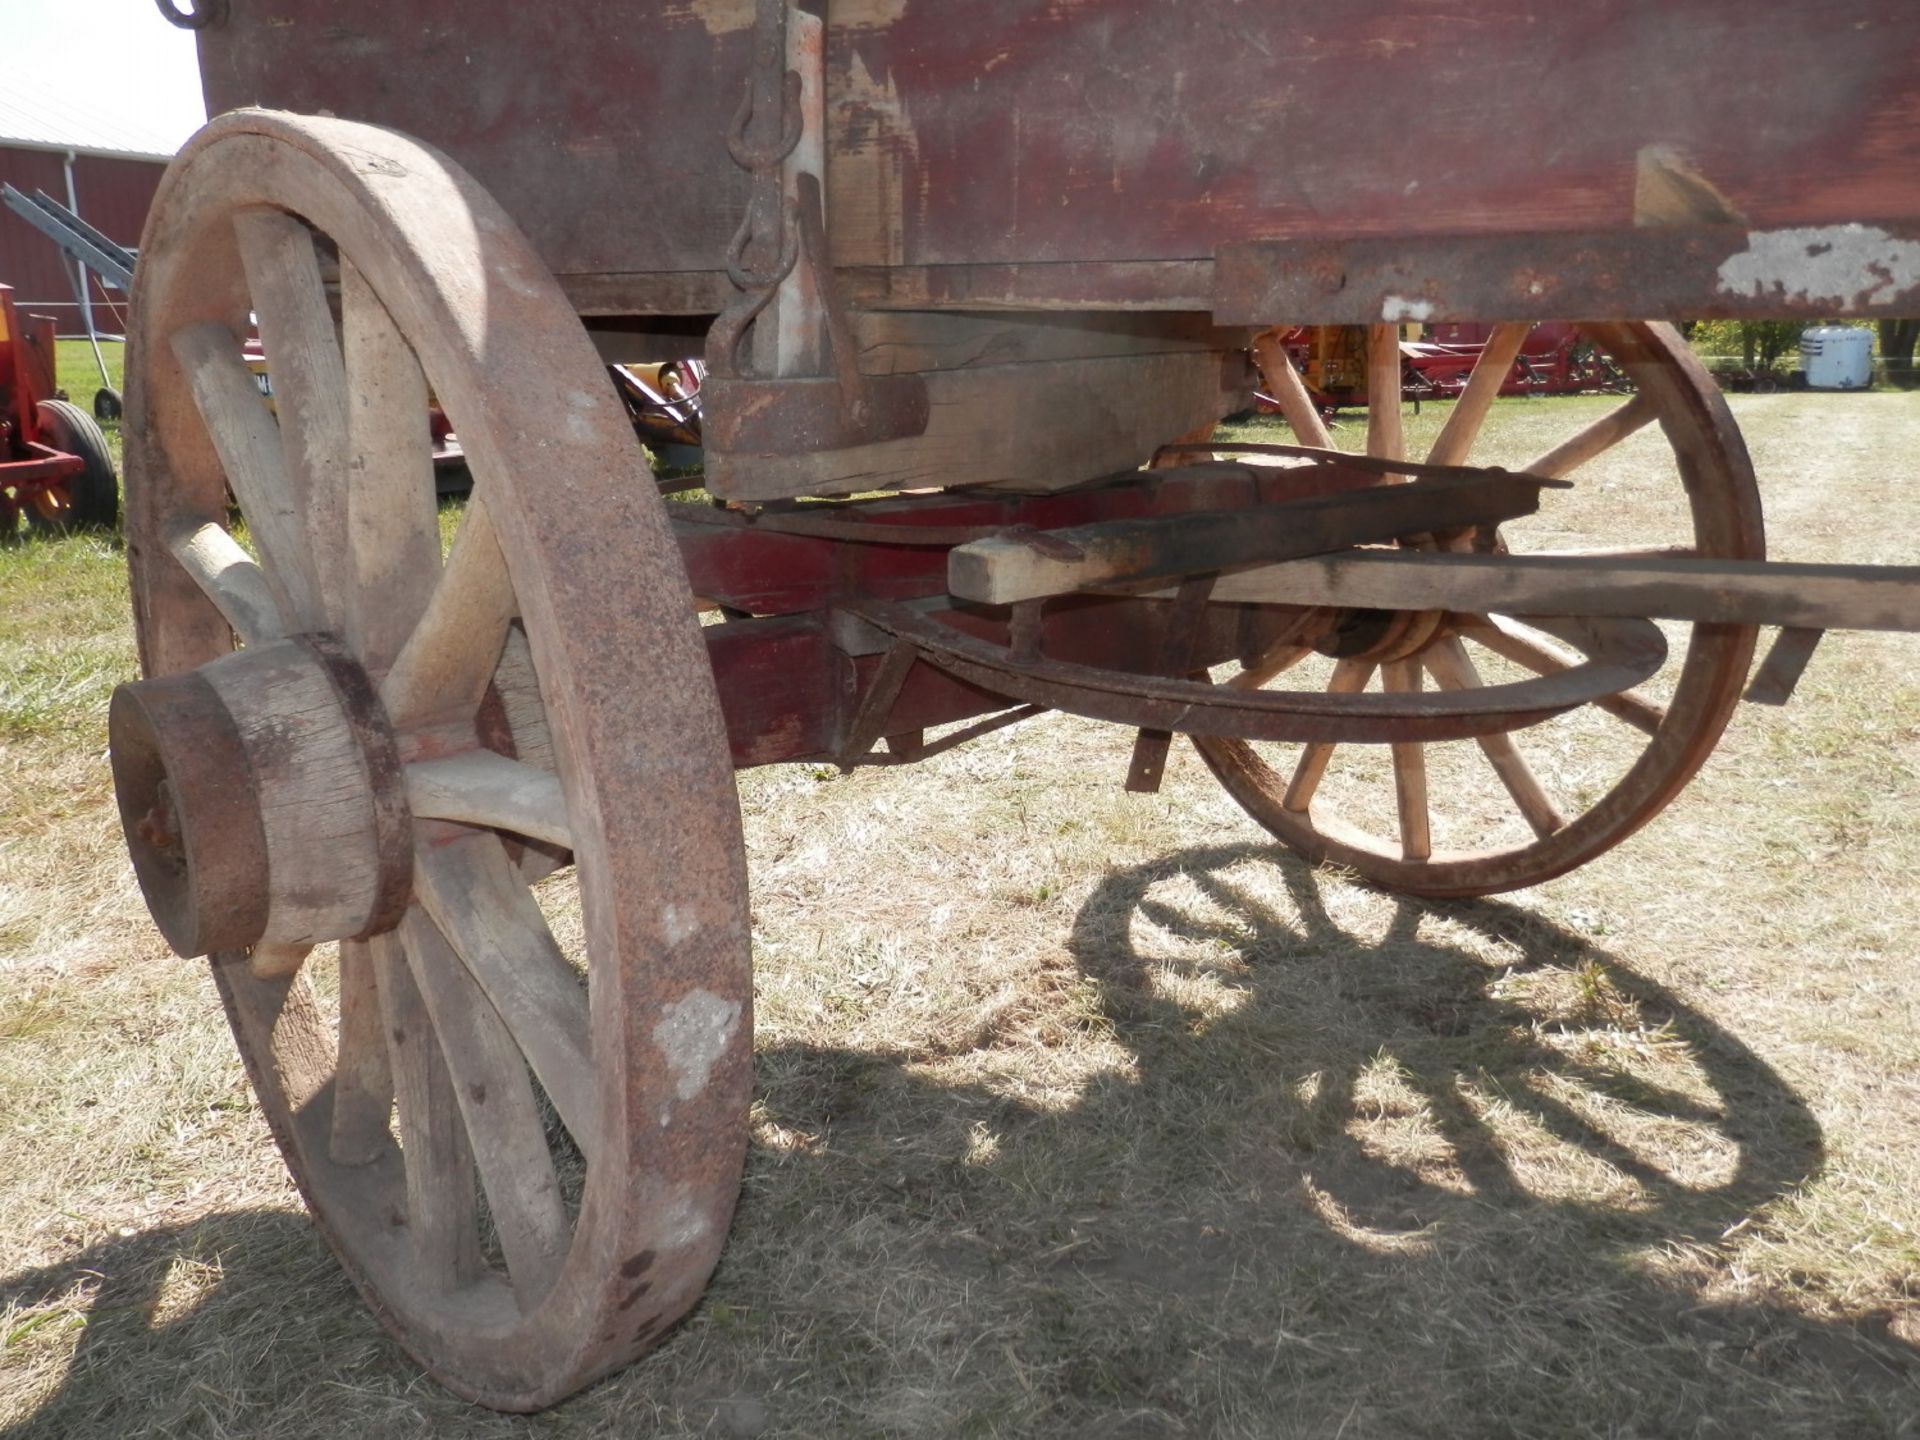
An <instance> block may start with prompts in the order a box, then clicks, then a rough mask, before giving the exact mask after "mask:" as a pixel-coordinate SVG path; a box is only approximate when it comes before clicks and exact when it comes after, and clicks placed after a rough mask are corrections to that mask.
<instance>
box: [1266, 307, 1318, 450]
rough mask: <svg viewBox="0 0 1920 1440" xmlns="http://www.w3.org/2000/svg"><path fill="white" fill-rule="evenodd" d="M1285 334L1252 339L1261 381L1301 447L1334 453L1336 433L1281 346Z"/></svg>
mask: <svg viewBox="0 0 1920 1440" xmlns="http://www.w3.org/2000/svg"><path fill="white" fill-rule="evenodd" d="M1284 333H1285V332H1284V331H1281V330H1262V331H1261V332H1260V333H1259V334H1258V335H1256V336H1254V337H1253V358H1254V360H1255V361H1256V362H1257V363H1258V364H1259V366H1260V375H1261V378H1262V379H1264V380H1265V381H1266V382H1267V389H1268V390H1269V391H1270V392H1271V393H1272V395H1273V398H1274V400H1275V402H1276V403H1278V405H1279V406H1280V414H1281V415H1282V417H1284V418H1285V420H1286V422H1287V425H1288V427H1289V428H1290V429H1291V430H1292V431H1293V435H1294V438H1295V439H1296V440H1298V441H1299V442H1300V443H1301V444H1302V445H1317V446H1319V447H1320V448H1321V449H1322V450H1331V449H1333V433H1332V432H1331V431H1330V430H1328V429H1327V422H1326V421H1325V420H1323V419H1322V418H1321V416H1320V408H1319V407H1318V406H1317V405H1315V404H1314V403H1313V396H1311V395H1309V394H1308V393H1307V383H1306V381H1304V380H1302V379H1301V378H1300V372H1299V371H1298V370H1296V369H1294V368H1293V360H1292V358H1291V357H1290V356H1289V355H1288V354H1287V347H1286V346H1285V345H1283V344H1282V343H1281V342H1280V337H1281V335H1282V334H1284Z"/></svg>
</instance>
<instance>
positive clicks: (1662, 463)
mask: <svg viewBox="0 0 1920 1440" xmlns="http://www.w3.org/2000/svg"><path fill="white" fill-rule="evenodd" d="M1527 328H1528V327H1527V326H1525V325H1508V326H1500V327H1498V328H1497V329H1496V330H1495V332H1494V335H1493V337H1492V339H1491V340H1490V341H1489V343H1488V345H1487V348H1486V351H1485V353H1484V354H1483V355H1482V357H1481V359H1480V362H1479V363H1478V365H1477V366H1476V369H1475V371H1474V373H1473V376H1472V377H1471V379H1470V381H1469V383H1468V385H1467V388H1466V390H1465V391H1464V392H1463V393H1462V394H1461V396H1460V397H1459V398H1458V399H1457V400H1456V401H1454V403H1453V406H1452V408H1451V410H1450V412H1448V418H1447V421H1446V423H1445V425H1444V427H1443V428H1442V430H1441V431H1440V434H1439V436H1438V437H1437V439H1436V440H1435V441H1434V442H1433V445H1432V447H1431V450H1430V452H1429V453H1428V454H1427V455H1425V456H1416V457H1412V458H1423V459H1427V460H1430V461H1433V462H1435V463H1440V464H1452V465H1459V464H1491V463H1496V462H1498V463H1504V464H1506V465H1508V466H1509V468H1520V467H1524V468H1527V469H1530V470H1533V471H1535V472H1536V473H1541V474H1547V475H1555V476H1566V477H1568V478H1571V479H1573V480H1574V481H1575V487H1574V489H1573V490H1571V491H1568V492H1564V493H1558V494H1556V493H1552V492H1549V493H1547V494H1544V495H1543V496H1542V506H1541V513H1540V514H1539V515H1537V516H1533V517H1529V518H1528V519H1527V520H1525V521H1521V522H1517V523H1513V524H1509V525H1507V526H1504V527H1502V529H1501V530H1500V532H1499V533H1498V534H1497V535H1490V536H1482V537H1480V540H1479V542H1478V543H1480V544H1483V545H1486V544H1491V545H1493V546H1494V548H1497V549H1503V550H1504V549H1511V550H1513V551H1515V552H1521V551H1536V552H1537V551H1543V550H1555V549H1559V550H1564V549H1569V548H1579V547H1581V546H1585V545H1589V544H1591V543H1592V542H1593V540H1594V539H1595V538H1603V537H1605V534H1606V527H1607V521H1608V519H1609V518H1610V511H1611V510H1612V509H1613V508H1614V507H1617V506H1630V507H1632V508H1633V509H1634V510H1635V512H1636V513H1639V514H1643V515H1647V516H1649V517H1651V520H1652V523H1654V524H1655V525H1657V526H1658V527H1660V528H1659V529H1658V532H1657V533H1650V534H1642V535H1638V536H1636V537H1635V540H1634V544H1635V547H1636V548H1638V547H1640V546H1648V547H1652V548H1669V547H1671V548H1678V549H1684V550H1689V551H1693V552H1695V553H1698V554H1699V555H1701V556H1705V557H1712V558H1721V559H1759V558H1763V556H1764V549H1765V547H1764V540H1763V535H1762V525H1761V515H1760V501H1759V495H1758V491H1757V489H1756V487H1755V485H1754V479H1753V470H1752V466H1751V464H1750V463H1749V461H1748V459H1747V453H1746V447H1745V445H1744V444H1743V443H1742V442H1741V439H1740V435H1739V431H1738V429H1737V428H1736V427H1735V425H1734V422H1733V419H1732V417H1731V415H1730V414H1729V413H1728V411H1727V408H1726V403H1725V401H1724V400H1723V399H1722V398H1721V396H1720V393H1719V391H1718V389H1717V388H1716V387H1715V386H1714V384H1713V382H1712V380H1711V379H1710V378H1709V377H1708V376H1707V374H1706V373H1705V371H1704V370H1702V369H1701V367H1700V365H1699V364H1698V362H1697V361H1695V360H1694V359H1693V357H1692V355H1691V354H1690V352H1689V351H1688V350H1687V348H1686V346H1685V344H1684V343H1683V342H1682V341H1681V340H1680V338H1679V336H1678V334H1677V333H1676V332H1675V331H1674V330H1673V329H1672V327H1670V326H1667V325H1655V324H1605V325H1589V326H1585V327H1583V328H1584V330H1585V332H1586V334H1587V336H1588V338H1590V339H1591V340H1592V341H1593V342H1594V343H1595V344H1596V345H1597V346H1598V347H1599V348H1600V349H1601V350H1602V351H1604V352H1605V353H1607V354H1609V355H1611V356H1612V358H1613V359H1614V361H1615V362H1617V363H1618V364H1619V365H1620V366H1621V368H1622V369H1623V370H1624V371H1625V372H1626V375H1627V376H1628V378H1629V379H1630V380H1631V382H1632V384H1633V387H1634V391H1635V393H1634V395H1633V396H1632V398H1630V399H1627V400H1625V401H1608V402H1606V403H1605V404H1604V406H1598V405H1597V407H1596V410H1595V413H1594V415H1593V416H1592V417H1591V418H1590V419H1587V418H1586V417H1582V420H1583V422H1584V423H1579V424H1577V425H1576V426H1575V427H1574V428H1575V433H1572V434H1568V435H1561V436H1557V437H1553V438H1551V439H1549V440H1546V441H1544V442H1540V443H1539V444H1538V450H1537V453H1531V454H1514V455H1499V456H1491V455H1488V454H1487V453H1485V447H1484V446H1482V445H1481V444H1480V443H1479V441H1480V438H1481V427H1482V422H1483V421H1484V419H1485V417H1486V414H1487V411H1488V409H1489V407H1490V405H1491V403H1492V401H1493V399H1494V397H1495V396H1496V395H1497V394H1498V392H1499V389H1500V385H1501V382H1502V381H1503V379H1504V378H1505V376H1506V373H1507V369H1508V367H1509V366H1510V365H1511V364H1512V362H1513V357H1514V355H1515V354H1516V353H1517V351H1518V348H1519V345H1520V342H1521V341H1522V340H1523V339H1524V338H1525V335H1526V331H1527ZM1397 338H1398V337H1397V331H1396V329H1395V327H1392V326H1378V327H1375V330H1374V335H1373V337H1372V339H1373V349H1374V354H1375V359H1376V362H1377V363H1376V364H1375V365H1374V366H1373V368H1374V369H1375V370H1377V371H1378V374H1379V378H1378V379H1377V380H1376V381H1375V382H1374V383H1373V384H1372V385H1371V387H1370V388H1371V389H1372V390H1373V392H1374V393H1375V394H1383V395H1393V396H1396V397H1397V395H1398V393H1399V385H1398V368H1399V367H1398V348H1397V344H1396V343H1395V342H1396V341H1397ZM1263 350H1264V352H1265V353H1263V355H1262V362H1263V366H1264V368H1265V369H1266V371H1267V376H1266V378H1267V382H1268V385H1269V386H1270V387H1272V388H1273V389H1274V390H1276V391H1277V392H1278V396H1279V398H1280V399H1281V400H1282V401H1283V402H1285V403H1284V409H1285V413H1286V415H1287V419H1288V423H1289V425H1290V426H1291V428H1292V429H1293V431H1294V433H1295V434H1296V435H1297V436H1298V437H1299V439H1300V442H1301V443H1303V444H1309V445H1330V444H1331V443H1332V439H1331V437H1330V436H1329V434H1328V432H1327V430H1326V428H1325V426H1324V425H1323V424H1322V422H1321V421H1320V418H1319V416H1318V414H1317V413H1316V412H1314V410H1313V408H1312V406H1311V403H1310V402H1309V401H1308V400H1307V398H1306V393H1305V390H1304V387H1303V386H1302V385H1301V384H1300V381H1299V377H1298V376H1297V374H1295V373H1294V372H1293V370H1292V367H1291V366H1290V365H1289V364H1288V363H1287V361H1286V358H1285V354H1284V351H1282V350H1281V349H1280V347H1278V346H1277V345H1275V346H1271V347H1263ZM1368 417H1369V418H1368V434H1367V445H1366V448H1367V451H1368V453H1369V454H1373V455H1376V456H1388V457H1392V458H1407V457H1405V456H1404V455H1403V453H1402V452H1403V449H1404V445H1403V441H1402V437H1401V427H1400V419H1399V407H1398V405H1397V404H1394V405H1391V406H1382V405H1375V406H1373V407H1371V408H1370V409H1369V412H1368ZM1636 437H1637V438H1636ZM1616 447H1629V448H1621V449H1619V450H1618V451H1617V452H1616V453H1615V454H1614V455H1612V456H1610V457H1609V452H1610V451H1616ZM1602 457H1608V458H1609V460H1617V461H1619V464H1618V465H1617V466H1613V467H1612V468H1609V464H1608V463H1606V462H1603V461H1602ZM1597 462H1598V463H1597ZM1602 471H1606V472H1607V478H1605V479H1604V480H1600V479H1599V478H1598V476H1599V472H1602ZM1457 543H1460V544H1463V545H1464V544H1466V543H1469V542H1467V541H1465V540H1462V541H1460V542H1457ZM1754 637H1755V631H1754V629H1753V628H1752V627H1750V626H1736V625H1704V624H1703V625H1693V626H1690V627H1689V626H1678V627H1671V629H1670V647H1671V655H1672V657H1673V658H1671V659H1669V661H1668V663H1667V666H1666V668H1665V669H1664V670H1663V671H1662V672H1661V674H1660V675H1658V676H1656V677H1654V679H1653V680H1652V681H1650V682H1649V685H1648V687H1647V689H1646V690H1645V691H1636V692H1629V693H1626V694H1623V695H1619V696H1609V697H1606V698H1605V699H1603V700H1600V701H1598V702H1596V703H1595V704H1593V705H1590V706H1586V707H1583V708H1582V709H1580V710H1577V711H1575V712H1573V713H1571V714H1570V715H1567V716H1563V717H1560V718H1557V719H1554V720H1550V721H1548V722H1546V723H1544V724H1542V725H1539V726H1537V727H1534V728H1532V729H1527V730H1519V731H1514V732H1511V733H1507V734H1495V735H1491V736H1487V737H1484V738H1482V739H1480V740H1478V741H1469V742H1459V743H1457V744H1450V745H1423V744H1420V743H1417V742H1415V741H1413V740H1412V739H1411V737H1409V741H1408V742H1407V743H1402V744H1395V745H1391V746H1389V747H1384V748H1385V750H1386V753H1384V754H1383V753H1381V752H1382V748H1383V747H1378V746H1372V747H1368V746H1351V745H1348V746H1340V745H1308V746H1299V747H1288V746H1279V745H1265V744H1253V743H1249V742H1245V741H1238V740H1219V739H1207V738H1200V737H1196V739H1195V744H1196V745H1197V746H1198V747H1199V750H1200V753H1201V754H1202V756H1204V757H1205V759H1206V761H1207V764H1208V765H1209V766H1210V767H1211V768H1212V770H1213V772H1214V774H1215V775H1216V776H1218V777H1219V779H1220V781H1221V782H1222V784H1224V785H1225V786H1226V788H1227V790H1228V792H1229V793H1230V794H1232V795H1233V797H1234V798H1235V799H1236V800H1238V801H1239V802H1240V804H1241V805H1242V806H1243V807H1244V808H1245V809H1246V810H1247V812H1248V814H1250V815H1251V816H1252V817H1253V818H1254V819H1255V820H1256V821H1258V822H1259V823H1260V824H1261V825H1263V826H1265V827H1266V828H1267V829H1268V830H1269V831H1271V832H1272V833H1273V834H1274V835H1275V836H1277V837H1278V838H1279V839H1281V840H1282V841H1284V842H1285V843H1286V844H1288V845H1289V846H1291V847H1292V848H1294V849H1295V850H1297V851H1299V852H1300V853H1301V854H1303V855H1305V856H1307V857H1308V858H1310V859H1312V860H1314V861H1316V862H1325V863H1329V864H1335V865H1340V866H1345V867H1347V868H1350V869H1352V870H1354V871H1356V872H1357V873H1359V874H1360V875H1362V876H1364V877H1366V878H1367V879H1369V880H1371V881H1373V882H1374V883H1376V884H1379V885H1383V886H1386V887H1388V888H1391V889H1395V890H1401V891H1405V892H1408V893H1411V894H1418V895H1436V896H1443V895H1486V894H1491V893H1494V892H1497V891H1502V890H1512V889H1517V888H1520V887H1522V886H1526V885H1532V884H1536V883H1539V882H1540V881H1543V880H1548V879H1551V878H1552V877H1554V876H1556V875H1560V874H1564V873H1565V872H1566V871H1568V870H1571V869H1573V868H1575V867H1576V866H1579V865H1582V864H1584V863H1586V862H1587V861H1589V860H1591V859H1593V858H1594V857H1596V856H1598V855H1600V854H1601V853H1603V852H1604V851H1606V850H1607V849H1609V848H1611V847H1612V846H1614V845H1617V844H1618V843H1619V842H1620V841H1622V840H1624V839H1625V838H1626V837H1627V836H1629V835H1631V834H1632V833H1633V832H1634V831H1635V830H1637V829H1639V828H1640V827H1641V826H1642V825H1644V824H1645V823H1646V822H1647V821H1648V820H1650V819H1651V818H1652V817H1653V816H1654V815H1656V814H1658V813H1659V811H1660V810H1661V809H1662V808H1664V807H1665V806H1666V805H1667V803H1668V802H1669V801H1670V800H1672V799H1673V797H1674V796H1675V795H1677V794H1678V793H1679V791H1680V790H1681V788H1682V787H1683V786H1685V784H1686V783H1687V781H1688V780H1689V779H1690V778H1691V777H1692V776H1693V774H1694V772H1695V771H1697V770H1698V769H1699V767H1700V766H1701V764H1702V763H1703V762H1704V761H1705V760H1706V758H1707V756H1708V755H1709V754H1710V753H1711V752H1712V749H1713V746H1714V744H1715V742H1716V741H1717V740H1718V739H1719V736H1720V732H1721V730H1722V729H1723V728H1724V727H1725V725H1726V722H1727V718H1728V716H1729V715H1730V714H1731V713H1732V710H1733V706H1734V704H1735V702H1736V701H1737V700H1738V698H1739V694H1740V686H1741V684H1742V682H1743V681H1744V679H1745V677H1746V673H1747V667H1748V664H1749V662H1750V661H1751V659H1752V655H1753V645H1754ZM1569 658H1570V657H1568V656H1567V654H1566V653H1565V652H1564V651H1563V650H1562V649H1560V648H1559V647H1558V646H1557V645H1556V644H1555V643H1554V642H1553V641H1552V640H1551V638H1550V637H1548V636H1546V635H1544V634H1543V633H1541V632H1540V631H1538V630H1536V629H1534V628H1532V627H1530V626H1528V625H1526V624H1525V623H1524V622H1523V621H1521V620H1518V619H1515V618H1513V617H1509V616H1498V615H1484V614H1475V613H1427V614H1387V613H1382V612H1364V613H1360V614H1355V615H1349V616H1347V617H1344V624H1343V626H1342V628H1341V630H1340V631H1339V632H1338V633H1334V634H1328V635H1324V636H1323V637H1322V639H1321V641H1320V644H1319V646H1318V653H1316V651H1315V650H1314V649H1312V648H1309V647H1308V646H1305V645H1301V646H1299V647H1297V648H1292V649H1287V650H1282V651H1280V652H1277V653H1276V654H1274V655H1272V656H1270V657H1268V658H1267V660H1266V661H1265V663H1263V664H1259V665H1256V666H1254V667H1253V668H1251V669H1249V670H1248V671H1247V672H1246V673H1244V674H1241V675H1239V676H1236V677H1235V678H1234V679H1233V680H1231V681H1230V682H1229V683H1232V684H1236V685H1241V686H1256V687H1257V686H1263V685H1265V684H1267V683H1269V682H1270V681H1273V680H1275V679H1276V678H1277V677H1279V676H1280V675H1282V674H1283V673H1285V675H1286V679H1285V682H1284V683H1285V684H1286V685H1287V686H1288V687H1289V688H1304V686H1305V685H1307V684H1309V683H1317V684H1320V685H1323V686H1325V687H1326V688H1327V689H1328V690H1329V691H1334V692H1356V693H1357V692H1359V691H1362V690H1365V689H1367V688H1369V687H1384V688H1387V689H1397V690H1413V689H1418V688H1421V687H1422V686H1423V685H1424V684H1426V683H1427V682H1428V681H1432V682H1433V683H1435V684H1437V685H1438V686H1440V687H1441V688H1444V689H1463V688H1471V687H1475V686H1479V685H1482V684H1490V683H1495V682H1497V681H1501V680H1509V679H1524V678H1529V677H1531V676H1535V675H1540V674H1546V673H1551V672H1553V671H1555V670H1557V669H1561V668H1564V667H1565V665H1566V664H1567V663H1568V661H1569ZM1315 667H1318V669H1317V673H1316V674H1313V675H1312V676H1310V677H1309V676H1308V673H1307V672H1310V671H1314V670H1315Z"/></svg>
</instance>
